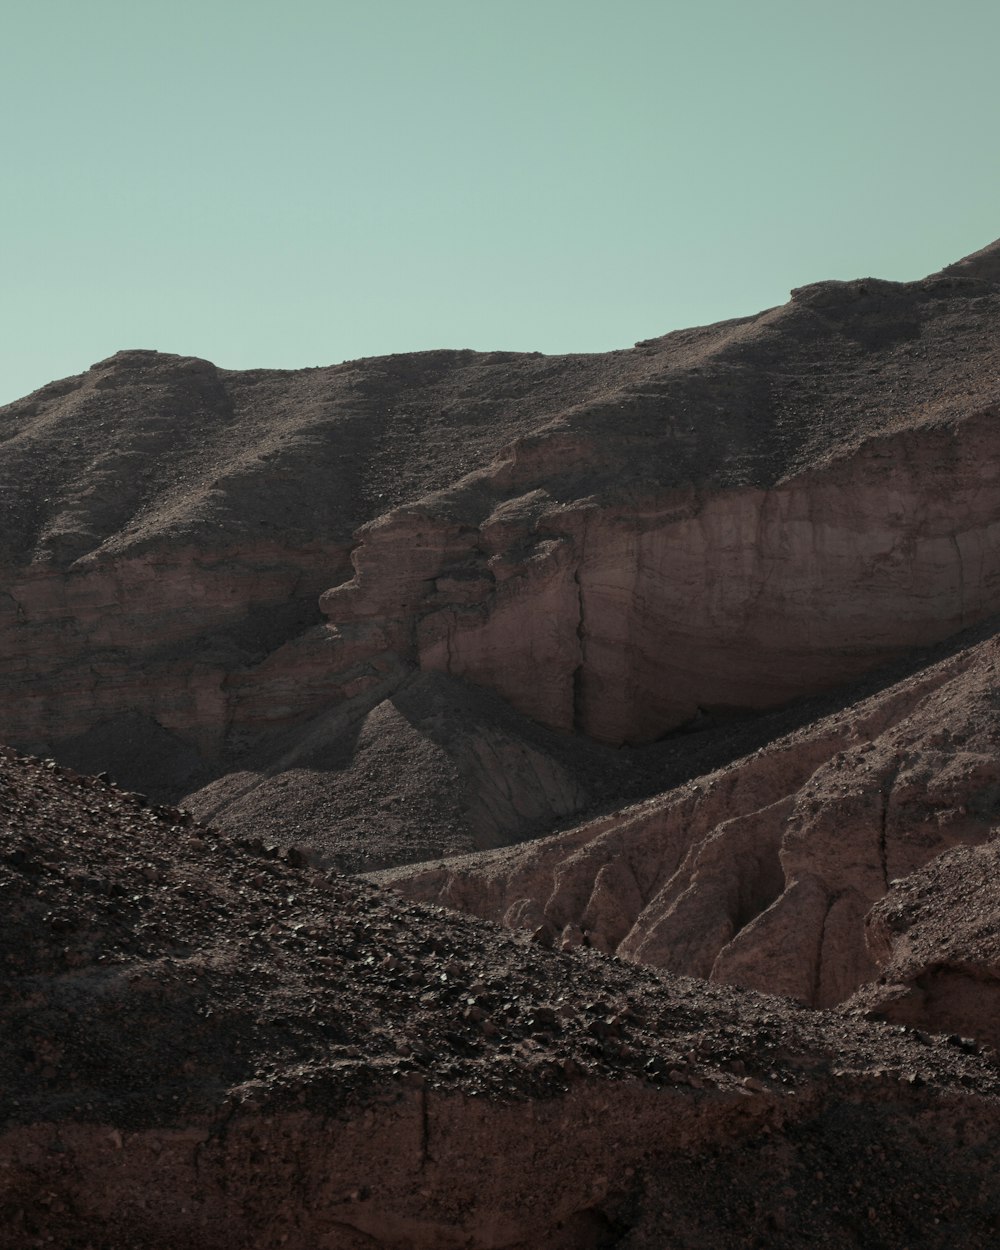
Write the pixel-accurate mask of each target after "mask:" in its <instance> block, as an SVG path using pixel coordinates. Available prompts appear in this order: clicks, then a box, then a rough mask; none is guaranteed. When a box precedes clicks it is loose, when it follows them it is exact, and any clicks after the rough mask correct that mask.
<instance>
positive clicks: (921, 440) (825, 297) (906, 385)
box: [0, 245, 1000, 864]
mask: <svg viewBox="0 0 1000 1250" xmlns="http://www.w3.org/2000/svg"><path fill="white" fill-rule="evenodd" d="M997 254H998V249H997V245H993V246H992V247H991V248H987V249H985V251H984V252H983V253H981V254H978V255H977V256H975V257H971V258H968V259H967V260H966V261H963V262H959V263H958V264H957V265H954V266H951V267H949V269H947V270H944V271H942V272H941V273H940V274H937V275H933V276H932V277H930V278H927V279H924V280H922V281H919V282H913V283H886V282H880V281H877V280H874V279H863V280H859V281H857V282H850V283H818V284H815V285H813V286H810V287H806V288H802V289H801V290H799V291H796V292H793V296H792V299H791V301H790V302H789V303H788V304H787V305H785V306H784V307H782V308H778V309H772V310H768V311H766V312H764V313H761V314H759V315H756V316H752V317H747V318H742V319H739V320H735V321H731V322H726V323H722V324H720V325H717V326H711V327H704V328H697V329H693V330H685V331H679V332H677V333H674V334H670V335H667V336H665V337H663V338H658V339H651V340H648V341H647V342H644V343H641V344H638V345H636V347H634V348H632V349H630V350H627V351H619V352H611V353H607V354H605V355H591V356H567V357H557V358H548V357H542V356H538V355H524V354H513V353H492V354H479V353H473V352H463V351H458V352H449V351H441V352H429V353H420V354H417V355H413V356H398V357H387V358H380V359H370V360H362V361H355V362H349V363H348V364H345V365H338V366H333V367H331V368H322V369H312V370H303V371H298V372H293V373H283V372H280V371H267V370H258V371H250V372H246V373H235V372H232V371H226V370H220V369H217V368H216V367H215V366H213V365H211V364H209V363H208V362H206V361H199V360H194V359H184V358H178V357H169V356H163V355H160V354H158V353H155V352H145V351H128V352H123V353H119V354H118V355H117V356H115V357H112V358H111V359H109V360H107V361H103V362H101V363H99V364H98V365H95V366H94V368H93V369H91V370H90V371H89V372H88V373H86V374H84V375H81V376H80V377H78V378H71V379H66V380H64V381H61V382H57V383H52V384H51V385H50V386H48V387H44V388H42V389H41V390H40V391H38V392H36V393H35V394H34V395H32V396H29V397H27V398H26V399H25V400H22V401H19V402H17V403H15V404H12V405H8V406H7V407H6V408H4V409H2V410H0V508H2V510H3V525H2V527H0V543H2V546H3V552H4V564H5V567H4V569H3V570H0V572H2V576H3V582H2V585H3V588H4V589H3V593H0V653H2V654H3V656H4V659H5V664H4V666H3V673H2V675H0V727H2V728H3V730H4V733H5V735H6V737H7V739H8V740H10V741H14V742H16V743H18V744H21V745H23V746H26V747H29V748H30V749H32V750H34V751H36V752H41V753H54V754H56V755H57V756H58V757H59V758H61V759H64V760H66V761H67V762H70V763H74V764H76V765H78V766H81V767H89V768H103V767H109V768H111V769H112V771H113V772H114V773H115V775H116V776H119V777H120V778H121V779H123V780H124V781H126V782H127V784H129V785H132V786H135V787H136V788H139V789H142V790H143V791H147V792H149V793H151V794H153V795H155V796H157V797H165V798H170V799H172V800H177V799H180V798H182V797H183V796H185V795H189V794H190V795H194V794H195V793H196V792H200V791H202V790H203V789H204V787H205V786H209V787H211V789H210V790H209V791H208V792H207V793H206V794H205V795H202V794H201V793H198V797H197V798H196V799H192V802H193V803H195V804H196V805H197V806H198V807H199V810H205V811H208V810H212V811H214V812H216V813H217V817H218V819H220V820H223V821H225V820H228V819H229V817H228V816H227V815H226V810H227V809H228V810H230V811H231V814H232V819H233V820H234V821H235V820H237V819H239V820H241V821H242V820H247V819H250V820H252V821H254V822H257V823H258V824H259V827H260V829H261V832H262V833H267V835H268V836H273V837H279V838H282V839H284V840H294V839H295V838H297V837H301V836H309V837H310V838H312V839H313V840H314V841H315V842H316V844H317V845H318V846H320V845H326V847H327V850H328V852H329V853H330V854H331V855H335V854H338V853H342V854H343V855H344V856H345V859H344V862H345V863H352V864H353V863H358V862H359V857H361V856H362V855H363V853H362V850H361V846H362V843H364V842H365V840H366V839H367V838H368V837H369V832H368V831H370V830H372V829H373V828H374V817H372V816H371V815H370V812H371V811H373V810H376V809H378V805H379V803H381V802H385V803H389V802H390V800H391V799H392V797H393V795H397V798H398V797H399V787H396V786H393V788H392V789H391V790H389V789H388V788H386V789H384V790H382V791H381V792H380V793H379V794H377V795H375V794H369V793H367V792H365V793H364V794H362V795H361V796H359V797H358V799H357V802H358V803H360V804H361V807H362V809H363V810H362V811H361V814H360V817H359V819H357V820H356V822H355V824H356V833H355V834H352V835H350V836H348V837H346V839H345V843H344V846H343V848H342V851H341V852H338V851H337V850H336V848H334V847H332V846H331V845H329V843H330V833H329V831H330V828H331V823H332V821H331V817H334V818H335V820H336V822H338V823H343V821H341V817H342V816H346V817H347V820H348V822H349V821H350V818H351V817H350V813H349V811H347V807H348V803H349V800H347V799H345V798H344V796H345V795H346V794H347V792H348V790H351V791H355V792H356V791H357V790H358V789H359V787H358V786H356V785H355V781H356V779H357V778H356V771H360V769H361V767H362V765H361V764H360V762H359V763H358V765H357V770H355V766H354V764H353V763H352V762H351V761H350V760H348V761H347V762H346V771H345V769H343V768H341V769H332V768H330V767H326V766H325V765H324V766H323V767H319V768H316V767H314V766H313V764H314V762H315V753H314V755H313V757H311V759H310V761H309V762H308V763H306V764H304V765H303V767H302V768H298V766H297V765H295V764H294V763H293V764H292V765H291V767H292V768H293V769H295V768H298V771H297V772H296V774H295V776H294V777H292V778H289V780H288V786H291V787H292V789H293V791H294V793H295V794H296V795H297V797H296V798H295V799H294V801H292V802H289V803H287V804H285V803H283V802H282V800H281V798H280V796H278V795H277V794H276V793H275V790H274V788H273V787H275V786H277V782H276V780H275V774H276V773H278V772H281V771H284V770H285V766H284V765H283V764H282V761H284V760H285V759H286V758H288V757H291V758H292V759H293V761H294V760H295V759H302V760H306V759H307V757H308V752H309V749H310V748H309V747H308V746H307V745H305V744H307V743H308V741H310V740H311V736H312V735H314V734H319V737H320V738H321V739H323V740H329V741H330V743H331V750H330V752H329V753H328V754H327V755H326V756H325V757H324V758H325V759H326V761H327V762H328V761H329V760H330V759H331V758H336V759H339V758H340V756H339V755H338V752H339V751H341V749H342V747H343V746H344V744H345V743H346V742H348V741H349V740H350V738H351V736H352V735H354V738H355V740H356V741H362V742H368V741H370V740H371V736H372V735H375V737H377V739H378V741H379V744H380V745H379V748H378V750H379V752H381V753H382V754H383V755H384V756H385V755H386V754H387V753H391V752H392V751H394V750H395V751H398V753H399V754H400V756H401V757H403V758H407V759H410V760H412V761H413V762H414V768H415V769H418V770H419V768H420V767H424V768H425V769H426V770H427V774H428V777H430V776H436V777H439V778H440V779H442V781H443V780H444V779H446V778H447V779H450V780H449V784H448V786H447V787H444V788H446V789H447V790H448V791H449V794H448V797H447V801H445V802H443V803H442V805H441V807H440V809H439V810H438V809H436V808H435V809H434V810H433V811H432V810H431V806H430V800H429V799H428V797H427V796H428V795H429V794H430V793H431V792H432V791H435V792H439V791H440V790H441V789H442V787H441V786H434V787H431V786H429V785H425V786H424V787H423V788H422V789H421V787H420V786H416V787H403V791H402V796H401V799H402V801H403V802H404V803H405V802H409V801H410V800H411V799H412V801H413V802H415V803H416V805H417V807H416V810H417V811H419V813H420V823H421V825H423V826H426V827H427V828H428V829H430V830H433V837H426V838H421V837H420V836H415V834H414V832H413V830H412V828H408V827H406V825H405V822H402V823H401V824H400V826H399V834H398V838H396V839H395V841H394V839H393V836H392V835H391V833H386V834H385V835H384V836H382V837H381V838H379V839H377V845H374V846H373V848H372V854H371V857H370V861H369V862H370V863H372V864H380V863H385V862H388V860H389V859H391V858H393V857H395V858H396V859H410V858H412V857H413V856H420V855H426V854H442V853H447V852H450V851H455V850H462V849H465V850H472V849H475V848H476V847H478V846H481V845H483V844H484V842H485V843H489V842H510V841H517V840H518V839H520V838H521V837H523V836H525V834H534V833H536V832H539V831H541V829H542V828H544V827H545V826H546V822H549V821H557V822H558V821H561V820H564V819H568V818H569V817H570V816H571V815H572V812H573V810H574V805H577V806H576V807H575V810H576V811H577V812H585V811H589V810H592V807H593V801H594V795H593V789H594V787H593V786H592V785H588V784H587V780H588V779H589V778H590V777H591V776H592V775H594V774H596V775H597V776H598V777H599V778H600V777H601V776H603V775H605V774H606V775H608V776H611V775H612V774H614V773H616V771H620V770H617V769H616V766H615V765H614V764H613V763H612V762H610V761H611V757H610V756H607V755H606V756H605V757H603V758H604V759H605V760H606V761H609V762H608V764H607V767H605V765H604V764H601V766H600V767H597V768H594V767H592V766H591V762H592V761H593V760H596V759H597V757H596V756H594V755H592V754H588V749H587V748H582V749H581V750H580V752H579V754H578V757H577V759H576V762H575V763H567V759H566V752H564V751H561V750H558V749H556V747H555V746H554V745H552V744H553V742H554V740H553V739H548V740H547V741H546V742H545V743H544V744H543V743H542V742H541V741H540V740H539V739H538V738H537V737H535V738H533V739H532V738H531V734H532V732H533V731H531V730H529V729H527V728H525V727H523V726H522V727H515V726H513V724H512V723H511V722H510V721H509V719H508V721H507V722H505V726H506V727H505V728H503V729H502V730H501V729H496V730H494V729H487V728H486V727H485V725H484V723H483V724H481V716H482V715H483V714H484V712H483V708H484V707H485V705H483V708H479V709H476V710H475V711H473V712H470V713H469V715H471V717H472V720H473V721H474V722H475V723H476V725H478V726H480V728H479V729H476V730H474V731H473V730H470V732H471V733H473V738H474V740H475V741H476V742H478V743H479V744H480V745H479V746H478V747H472V748H469V749H466V747H463V746H462V745H461V744H460V743H458V742H457V739H454V740H453V741H452V743H451V745H449V742H447V741H441V738H442V735H441V734H440V733H438V731H437V730H435V729H434V728H433V727H432V726H429V723H428V722H427V721H426V720H422V719H421V717H420V716H417V717H413V718H408V717H407V716H406V715H405V714H404V713H401V712H400V711H399V707H398V706H397V704H398V703H400V702H406V701H407V700H412V698H413V696H412V694H410V693H408V692H410V691H411V690H412V689H413V682H414V677H415V675H417V674H424V675H426V674H429V673H441V674H443V675H445V676H447V677H449V678H452V679H454V680H453V683H452V686H451V687H449V688H450V689H459V688H461V683H466V684H472V685H475V686H477V687H481V688H485V689H488V690H490V691H492V692H493V693H494V694H497V695H499V696H500V697H501V698H502V699H504V700H505V701H506V702H507V703H509V704H510V705H511V706H512V707H513V709H514V710H515V711H516V712H517V713H519V714H520V716H521V717H523V718H527V719H528V720H530V721H534V722H536V723H540V724H542V725H544V726H547V727H549V728H551V729H554V730H556V731H557V732H562V733H564V732H565V731H567V730H573V731H574V732H575V733H576V734H578V735H582V736H586V737H589V738H592V739H597V740H599V741H602V742H605V743H608V744H610V745H612V746H613V747H614V746H617V745H618V744H620V743H622V742H628V743H645V742H649V741H650V740H655V739H657V738H659V737H660V736H661V735H662V734H663V733H664V732H667V731H671V730H673V729H675V728H677V727H679V726H682V725H684V724H687V723H695V724H697V723H698V721H699V719H700V718H703V717H705V716H712V715H715V714H717V713H718V711H719V710H724V709H730V708H733V707H741V708H744V709H748V710H759V709H761V708H770V707H775V706H779V705H781V704H783V703H785V702H787V701H788V700H790V699H794V698H799V697H802V696H806V695H810V694H814V693H816V692H817V691H820V690H825V689H830V688H832V687H835V686H837V685H838V684H840V683H843V682H844V681H849V680H853V679H854V678H856V677H857V675H858V674H859V673H862V672H865V671H869V670H871V669H872V668H873V667H877V666H878V665H880V664H883V663H885V662H886V661H887V660H891V659H893V658H894V657H895V656H897V655H898V654H900V652H905V651H907V650H908V649H910V648H913V647H920V646H925V645H927V644H929V643H933V642H935V641H937V640H939V639H941V638H945V637H948V636H950V635H951V634H954V633H955V632H956V631H958V630H959V629H961V628H963V627H967V626H969V625H970V624H973V623H975V622H976V621H979V620H982V619H984V618H985V617H987V616H989V615H990V614H991V613H992V612H995V611H997V610H998V609H1000V515H998V505H997V498H998V496H997V491H996V482H995V480H994V477H995V472H996V470H995V465H996V455H995V451H996V447H995V428H996V402H997V399H998V391H997V386H998V384H997V377H998V376H1000V340H998V335H997V326H998V325H1000V318H998V316H997V313H998V311H1000V287H998V286H997V282H996V272H995V270H996V256H997ZM320 596H322V611H321V610H320V606H319V600H320ZM455 683H458V685H456V684H455ZM435 697H436V696H435ZM449 697H450V696H449ZM455 697H456V698H457V700H458V702H459V703H461V702H462V698H460V697H458V696H455ZM495 706H496V705H495ZM464 715H466V714H465V713H462V714H456V715H455V716H454V717H452V714H451V713H450V712H449V713H447V714H446V719H448V720H456V721H459V720H461V719H462V716H464ZM321 726H325V728H321ZM494 733H496V734H499V736H500V739H501V743H502V745H501V748H500V754H501V756H502V757H503V758H504V759H505V760H507V761H509V760H510V759H511V758H513V757H515V756H516V757H517V758H518V759H520V761H521V763H515V765H514V772H515V774H516V775H517V776H518V777H519V779H520V780H519V781H518V783H517V787H516V788H517V790H518V794H520V786H521V785H522V784H523V785H524V786H525V787H526V790H525V797H524V800H523V801H522V800H521V799H520V798H519V797H516V796H515V797H514V798H513V799H509V800H508V799H507V798H504V797H503V796H502V795H501V797H500V798H498V797H497V785H496V778H497V775H498V773H497V770H496V769H495V768H493V767H492V766H487V765H485V764H482V765H480V764H476V762H475V761H474V760H472V761H471V762H470V756H469V750H472V751H473V752H478V751H480V749H481V748H482V750H484V751H485V752H486V753H487V754H489V752H490V750H491V749H492V746H486V747H483V745H482V744H483V743H484V742H485V743H488V744H492V742H493V734H494ZM324 735H325V738H324ZM445 736H447V735H445ZM334 739H336V742H335V743H334ZM528 739H531V746H530V749H529V748H528V747H525V746H524V743H525V742H526V741H527V740H528ZM394 742H395V743H396V745H395V746H393V743H394ZM511 742H513V743H514V744H515V745H513V746H511ZM524 751H528V754H529V756H530V759H529V761H528V763H527V764H524V759H525V757H524V754H523V752H524ZM303 752H304V753H305V754H304V755H303V754H302V753H303ZM511 753H513V755H512V754H511ZM320 762H321V763H322V761H320ZM508 766H509V764H505V767H504V769H503V770H501V771H503V772H506V769H507V767H508ZM644 769H645V764H644V763H640V764H639V765H638V766H637V771H638V773H642V772H643V771H644ZM368 771H371V772H374V773H375V774H376V777H377V778H378V787H380V788H381V787H389V786H390V784H391V782H392V779H391V777H390V772H391V770H389V769H384V768H374V769H369V770H368ZM629 771H630V770H629V769H626V770H625V772H626V773H628V772H629ZM633 771H635V770H633ZM334 773H337V774H338V775H337V776H334V775H333V774H334ZM306 774H308V775H306ZM581 778H582V779H583V780H582V781H581ZM370 780H372V781H373V782H374V781H375V780H376V778H375V777H373V778H371V779H370ZM644 786H645V783H644V782H642V781H641V780H640V781H637V782H636V783H635V785H634V786H633V785H631V783H630V784H628V785H625V786H624V789H623V794H624V795H625V796H626V797H635V796H636V795H638V794H642V793H648V792H649V790H648V789H647V788H644ZM278 788H280V787H278ZM285 788H286V789H287V787H285ZM596 788H597V789H598V790H600V789H601V785H600V784H598V786H597V787H596ZM369 789H371V787H369ZM251 791H253V792H254V793H255V794H256V799H253V798H251ZM421 795H423V798H421V797H420V796H421ZM600 804H601V800H600V799H598V806H600ZM286 809H287V813H288V818H287V820H286V819H284V812H285V811H286ZM486 813H488V815H487V814H486ZM255 827H256V826H255ZM331 862H332V861H331Z"/></svg>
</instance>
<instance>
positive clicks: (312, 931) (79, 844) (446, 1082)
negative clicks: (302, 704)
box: [0, 749, 1000, 1250]
mask: <svg viewBox="0 0 1000 1250" xmlns="http://www.w3.org/2000/svg"><path fill="white" fill-rule="evenodd" d="M0 813H2V815H3V817H4V820H3V823H2V824H0V890H2V893H3V897H4V900H5V912H4V925H3V927H2V929H0V970H2V978H3V993H2V995H0V1024H2V1028H0V1078H2V1089H3V1111H4V1115H3V1121H2V1127H0V1174H2V1175H3V1178H4V1183H3V1185H2V1186H0V1246H3V1247H11V1248H12V1250H13V1247H22V1246H25V1245H29V1246H31V1245H38V1246H45V1245H52V1244H55V1245H59V1246H66V1247H76V1246H80V1247H83V1246H86V1245H88V1244H90V1245H94V1244H104V1245H108V1246H129V1247H133V1246H135V1247H145V1248H147V1250H168V1247H169V1248H170V1250H228V1248H229V1247H232V1246H243V1245H247V1246H249V1245H254V1246H263V1247H276V1248H277V1247H279V1246H284V1247H291V1248H292V1250H313V1248H314V1247H317V1246H325V1247H330V1248H331V1250H362V1248H363V1247H371V1246H375V1247H382V1248H384V1250H432V1248H433V1250H438V1248H440V1247H455V1250H458V1248H459V1247H467V1248H469V1250H501V1248H503V1250H539V1248H543V1250H598V1247H601V1246H607V1245H609V1244H615V1243H617V1244H618V1245H621V1246H626V1247H632V1248H633V1250H652V1248H653V1247H661V1246H663V1245H665V1244H668V1243H669V1244H673V1245H675V1246H677V1247H679V1248H680V1250H700V1248H701V1247H704V1246H705V1245H707V1244H710V1245H727V1244H740V1241H741V1240H744V1239H745V1238H746V1237H747V1236H748V1235H749V1236H751V1237H752V1239H754V1240H758V1241H761V1242H764V1243H765V1244H769V1245H776V1246H779V1247H780V1246H788V1247H792V1246H796V1245H801V1244H803V1243H804V1242H805V1241H806V1240H807V1239H808V1240H812V1241H816V1240H817V1239H820V1240H822V1241H823V1242H824V1243H825V1244H829V1245H836V1244H838V1243H839V1244H851V1241H852V1240H854V1241H855V1242H860V1243H861V1244H863V1242H864V1240H869V1241H870V1240H871V1239H872V1238H875V1239H877V1242H878V1243H879V1244H882V1245H903V1244H906V1245H913V1246H932V1245H941V1244H942V1239H945V1240H948V1241H949V1242H950V1243H951V1244H955V1245H962V1246H968V1247H972V1248H973V1250H980V1248H982V1250H986V1248H987V1247H989V1246H991V1245H992V1241H993V1239H994V1233H995V1223H994V1221H995V1214H996V1206H997V1194H998V1190H997V1183H996V1163H997V1141H998V1140H1000V1102H998V1097H1000V1080H998V1076H997V1071H996V1068H995V1067H994V1066H993V1065H992V1064H991V1063H989V1062H988V1060H987V1059H986V1058H984V1057H983V1056H981V1055H979V1054H976V1053H974V1050H975V1048H974V1047H971V1046H970V1045H967V1044H966V1045H955V1044H952V1043H950V1042H949V1041H947V1040H946V1039H944V1038H936V1039H928V1038H925V1039H920V1038H919V1037H913V1036H911V1035H909V1034H908V1032H907V1030H905V1029H899V1028H897V1027H892V1026H889V1025H887V1024H885V1023H877V1022H865V1021H858V1020H848V1019H845V1018H843V1017H839V1016H836V1015H833V1014H830V1013H816V1012H808V1011H804V1010H801V1009H799V1008H796V1007H794V1006H793V1005H792V1004H790V1003H788V1002H783V1001H781V1000H779V999H775V998H770V997H767V996H762V995H758V994H752V993H748V992H746V991H740V990H734V989H730V988H725V987H719V986H709V985H706V984H705V983H704V982H701V983H699V982H695V981H691V980H687V979H678V978H674V977H671V976H668V975H665V974H659V973H656V972H654V971H652V970H650V969H642V968H636V967H634V966H629V965H627V964H623V963H621V962H613V961H611V960H608V959H606V958H604V957H602V956H600V955H598V954H597V953H596V952H594V951H588V950H581V951H577V952H576V953H575V954H573V955H567V954H565V953H562V952H557V951H554V950H550V949H547V948H546V946H545V944H543V943H537V942H530V941H524V940H520V939H517V938H515V937H514V936H513V935H511V934H504V933H503V932H502V931H500V930H498V929H496V928H495V926H492V925H488V924H483V923H482V922H478V921H473V920H470V919H469V918H466V917H460V916H455V915H448V914H447V913H444V912H441V911H440V910H437V909H428V908H424V907H420V906H415V905H412V904H409V903H406V902H404V901H402V900H400V899H398V898H397V897H394V896H393V895H391V894H389V893H388V892H381V891H377V890H375V889H373V888H372V887H370V886H368V885H367V884H366V883H365V882H363V881H359V880H357V879H351V878H346V877H340V876H337V875H333V876H327V875H325V874H322V873H318V872H316V871H314V870H311V869H309V868H308V867H306V866H304V865H301V864H298V863H294V864H293V863H292V861H291V859H290V858H285V859H282V858H280V857H273V856H272V855H270V854H269V853H268V852H267V850H266V849H265V848H263V847H261V846H260V844H259V843H254V842H246V841H240V840H233V839H228V838H226V837H224V836H222V835H220V834H219V833H218V831H216V830H213V829H211V828H207V827H204V826H198V825H192V824H191V823H190V821H189V819H186V818H185V817H184V816H183V815H182V814H181V813H178V812H176V811H171V810H169V809H160V810H152V809H150V808H149V807H148V805H145V804H144V801H143V800H142V798H141V796H137V795H134V794H128V793H125V792H122V791H121V790H119V789H117V788H116V787H114V786H113V785H109V784H107V783H105V782H102V781H100V780H97V779H94V778H90V777H83V776H79V775H77V774H72V773H69V772H67V771H65V770H62V769H60V768H58V767H57V766H55V765H54V763H53V762H52V761H47V762H46V761H39V760H35V761H32V760H26V759H23V758H19V757H18V756H17V755H15V753H13V752H11V751H9V750H6V749H0ZM95 865H99V866H100V868H99V872H98V871H97V870H96V869H95ZM901 1174H902V1175H905V1178H906V1190H905V1195H904V1196H899V1195H898V1194H897V1193H896V1191H895V1190H894V1188H893V1185H894V1183H895V1182H896V1181H898V1179H899V1176H900V1175H901ZM894 1178H895V1181H894ZM917 1188H919V1192H920V1195H921V1197H920V1202H919V1204H918V1205H916V1206H915V1205H914V1203H913V1202H912V1201H911V1199H910V1194H911V1193H912V1192H913V1190H915V1189H917ZM928 1221H930V1222H931V1224H932V1225H933V1227H934V1228H935V1230H938V1231H940V1234H941V1235H940V1237H938V1235H937V1232H935V1234H934V1236H933V1237H928V1236H926V1235H925V1233H926V1225H927V1222H928ZM935 1221H936V1223H935Z"/></svg>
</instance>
